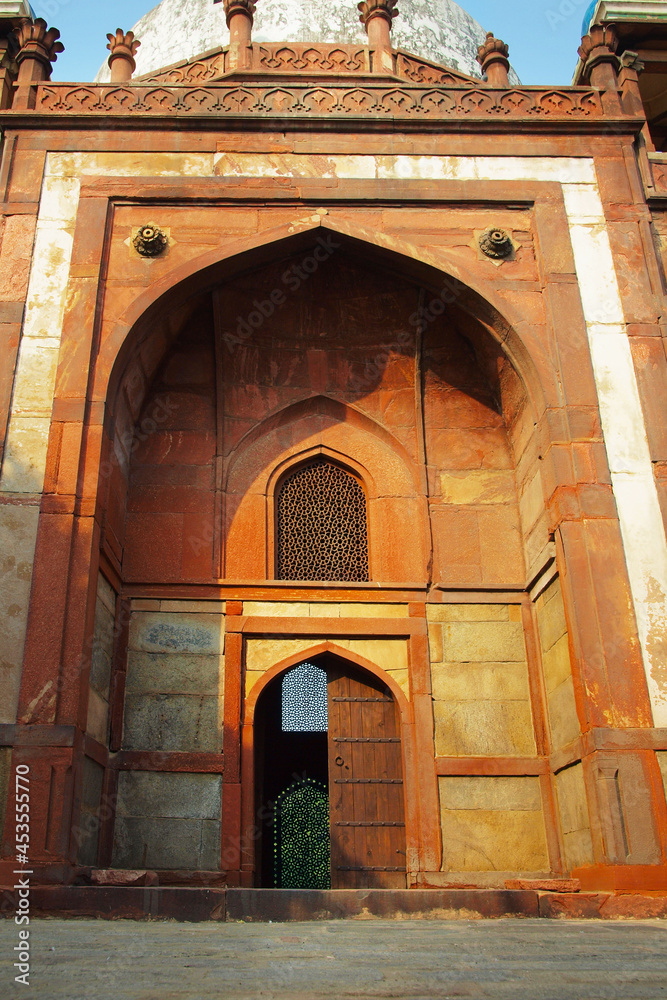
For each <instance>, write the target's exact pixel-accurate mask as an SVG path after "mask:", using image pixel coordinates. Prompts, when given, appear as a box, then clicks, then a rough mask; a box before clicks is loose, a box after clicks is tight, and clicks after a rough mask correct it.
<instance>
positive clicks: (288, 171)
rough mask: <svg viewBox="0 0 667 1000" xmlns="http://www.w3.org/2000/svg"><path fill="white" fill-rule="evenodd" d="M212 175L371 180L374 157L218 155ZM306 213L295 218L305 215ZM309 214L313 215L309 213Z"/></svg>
mask: <svg viewBox="0 0 667 1000" xmlns="http://www.w3.org/2000/svg"><path fill="white" fill-rule="evenodd" d="M215 172H216V174H218V175H220V176H223V177H325V178H334V177H341V178H345V177H347V178H355V179H356V178H360V177H365V178H369V179H372V178H374V177H375V175H376V159H375V157H374V156H368V155H366V156H355V155H343V156H323V155H321V154H320V155H317V154H306V155H303V154H298V153H297V154H293V153H278V154H275V153H217V154H216V156H215ZM308 214H309V213H308V211H307V210H302V211H301V213H300V214H295V217H296V218H301V217H305V216H306V215H308ZM311 214H312V213H311Z"/></svg>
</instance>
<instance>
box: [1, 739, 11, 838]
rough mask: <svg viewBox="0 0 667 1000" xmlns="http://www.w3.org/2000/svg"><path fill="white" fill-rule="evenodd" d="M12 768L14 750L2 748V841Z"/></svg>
mask: <svg viewBox="0 0 667 1000" xmlns="http://www.w3.org/2000/svg"><path fill="white" fill-rule="evenodd" d="M11 766H12V748H11V747H0V839H2V837H3V836H4V828H5V815H6V813H5V806H6V803H7V794H8V792H9V775H10V770H11Z"/></svg>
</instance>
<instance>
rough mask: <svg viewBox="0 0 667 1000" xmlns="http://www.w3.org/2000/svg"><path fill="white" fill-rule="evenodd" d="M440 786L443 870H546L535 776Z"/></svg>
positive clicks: (445, 781) (465, 780)
mask: <svg viewBox="0 0 667 1000" xmlns="http://www.w3.org/2000/svg"><path fill="white" fill-rule="evenodd" d="M457 783H460V784H457ZM439 786H440V810H441V822H442V829H443V871H447V870H451V871H471V872H473V871H493V870H500V871H512V870H514V871H524V872H531V871H535V872H542V871H545V870H548V868H549V859H548V854H547V847H546V837H545V829H544V817H543V814H542V805H541V797H540V790H539V780H538V779H537V778H531V777H527V778H440V779H439Z"/></svg>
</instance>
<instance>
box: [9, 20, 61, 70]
mask: <svg viewBox="0 0 667 1000" xmlns="http://www.w3.org/2000/svg"><path fill="white" fill-rule="evenodd" d="M15 33H16V38H17V40H18V44H19V51H18V54H17V56H16V62H17V63H18V66H19V75H18V81H17V82H18V84H19V86H20V85H21V84H30V83H39V82H40V81H41V80H48V79H50V77H51V63H54V62H55V61H56V59H57V58H58V53H59V52H64V51H65V46H64V45H63V44H62V42H59V41H58V39H59V38H60V32H59V31H58V29H57V28H49V27H48V26H47V23H46V21H45V20H44V18H42V17H38V18H36V20H34V21H31V20H30V18H29V17H24V18H22V19H21V23H20V25H19V27H18V28H16V29H15Z"/></svg>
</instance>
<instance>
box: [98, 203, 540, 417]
mask: <svg viewBox="0 0 667 1000" xmlns="http://www.w3.org/2000/svg"><path fill="white" fill-rule="evenodd" d="M295 230H297V231H295ZM319 232H322V233H323V234H325V235H328V234H335V236H336V237H337V238H338V239H340V240H341V241H342V244H341V246H343V247H345V248H346V249H347V250H349V251H350V252H351V253H352V254H354V255H356V256H358V257H360V258H362V259H363V258H364V257H366V259H367V258H368V254H369V250H370V252H371V254H372V256H373V259H374V260H375V261H376V262H378V263H381V264H383V265H384V266H386V267H387V268H388V269H389V270H390V271H392V272H396V273H398V274H400V275H401V276H402V277H404V278H407V279H409V280H413V281H415V282H417V283H421V284H422V285H423V286H424V287H425V288H428V289H429V290H430V291H431V292H433V293H434V294H435V295H439V294H441V293H442V294H444V295H445V296H446V297H450V296H454V297H455V300H456V302H457V304H458V305H459V306H460V307H461V308H462V309H464V310H465V311H466V312H469V313H470V314H471V315H473V316H474V317H475V318H476V319H477V320H478V321H479V322H480V323H481V324H482V325H483V326H484V327H485V329H486V330H487V331H488V333H489V334H490V336H491V337H492V338H493V339H494V340H495V341H496V342H497V343H499V344H500V345H501V346H502V349H503V351H504V353H505V354H506V355H507V357H508V359H509V360H510V361H511V363H512V365H513V367H514V368H515V369H516V371H517V373H518V375H519V377H520V378H521V381H522V382H523V384H524V386H525V387H526V391H527V392H528V395H529V397H530V399H531V403H532V406H533V409H534V412H535V413H537V414H541V413H542V412H543V410H544V407H545V405H546V404H547V402H548V401H549V397H550V396H551V397H552V399H551V402H552V404H553V402H554V399H553V392H554V391H555V386H549V385H547V384H545V383H546V379H545V374H546V373H545V367H544V365H540V364H539V363H538V361H537V358H536V357H535V356H534V355H539V354H540V353H541V352H540V349H539V345H538V344H537V342H535V341H533V343H531V337H530V327H529V324H528V323H527V321H526V318H525V316H523V315H522V314H521V311H520V309H519V308H517V307H516V306H514V305H512V304H511V303H510V302H507V301H505V300H504V299H501V297H500V296H498V295H497V294H496V293H495V292H494V291H493V290H491V289H490V288H489V287H488V286H486V285H483V284H482V283H481V282H480V279H479V277H478V276H477V275H475V274H473V273H471V272H470V271H469V270H468V269H466V268H465V267H464V266H462V265H461V263H460V261H458V260H456V261H455V260H453V259H452V255H450V254H447V252H446V251H442V250H440V251H438V253H437V254H436V253H432V252H429V251H428V250H426V249H425V248H424V247H419V246H415V245H414V244H411V243H408V242H406V241H403V240H399V239H396V238H395V237H393V236H392V237H391V238H388V237H385V236H384V235H383V234H381V233H378V232H375V231H374V230H368V229H364V228H363V227H355V226H351V225H344V226H343V225H341V224H334V223H332V222H331V221H330V220H329V219H328V218H327V217H326V216H325V217H321V218H320V219H319V221H317V222H315V221H313V219H312V217H311V218H310V219H308V220H305V221H303V222H300V223H298V224H291V225H283V226H279V227H275V228H273V229H270V230H266V231H265V232H263V233H261V234H258V235H254V236H252V237H248V238H245V239H243V240H237V241H234V242H232V243H229V244H227V245H226V246H225V247H223V248H220V249H216V250H214V251H210V252H209V253H207V254H203V255H201V256H200V257H197V258H195V259H194V260H192V261H188V262H187V263H185V264H183V265H181V266H180V267H178V268H175V269H174V270H173V271H171V272H169V273H168V274H166V275H164V277H163V278H162V279H160V280H159V281H157V282H155V283H154V284H153V285H151V286H150V288H149V289H147V290H146V291H145V292H144V293H142V294H140V295H139V296H137V298H136V299H135V300H134V301H133V302H132V303H131V305H130V306H129V307H128V308H127V309H126V310H125V312H124V314H123V316H122V317H121V318H120V319H119V320H118V321H117V322H116V324H115V325H114V327H113V328H112V329H111V331H110V333H109V335H108V336H107V337H106V339H105V340H104V342H103V343H102V344H101V347H100V352H99V354H98V357H97V361H96V366H95V375H94V380H93V389H92V391H93V398H94V399H95V400H99V401H105V400H108V399H109V397H110V396H113V393H114V390H115V388H116V387H117V383H118V380H119V379H121V378H122V373H123V371H124V369H125V367H126V365H127V363H128V361H129V358H130V356H131V353H132V350H133V348H134V347H135V345H136V343H137V341H139V342H140V341H141V340H142V339H144V338H145V337H146V336H147V335H148V334H149V332H150V330H151V327H152V326H153V325H154V324H155V323H156V320H157V319H158V317H160V316H161V315H162V314H164V312H165V311H166V310H167V311H168V310H169V308H170V293H172V292H173V291H174V290H175V289H178V291H179V297H180V299H181V300H182V301H183V300H187V299H188V298H192V297H194V296H196V295H198V294H199V293H201V292H204V291H206V290H208V289H212V288H214V287H215V286H216V285H218V284H219V283H220V282H221V281H223V280H229V279H230V278H232V277H234V276H235V275H236V274H240V273H242V272H246V271H248V270H253V269H256V268H259V267H261V266H262V265H263V264H267V263H269V262H271V261H273V260H275V259H277V258H279V257H281V256H284V255H285V254H288V253H293V252H298V251H299V250H301V249H303V250H304V251H305V250H308V249H309V248H311V247H312V246H313V244H314V242H315V241H316V239H317V236H318V233H319Z"/></svg>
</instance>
